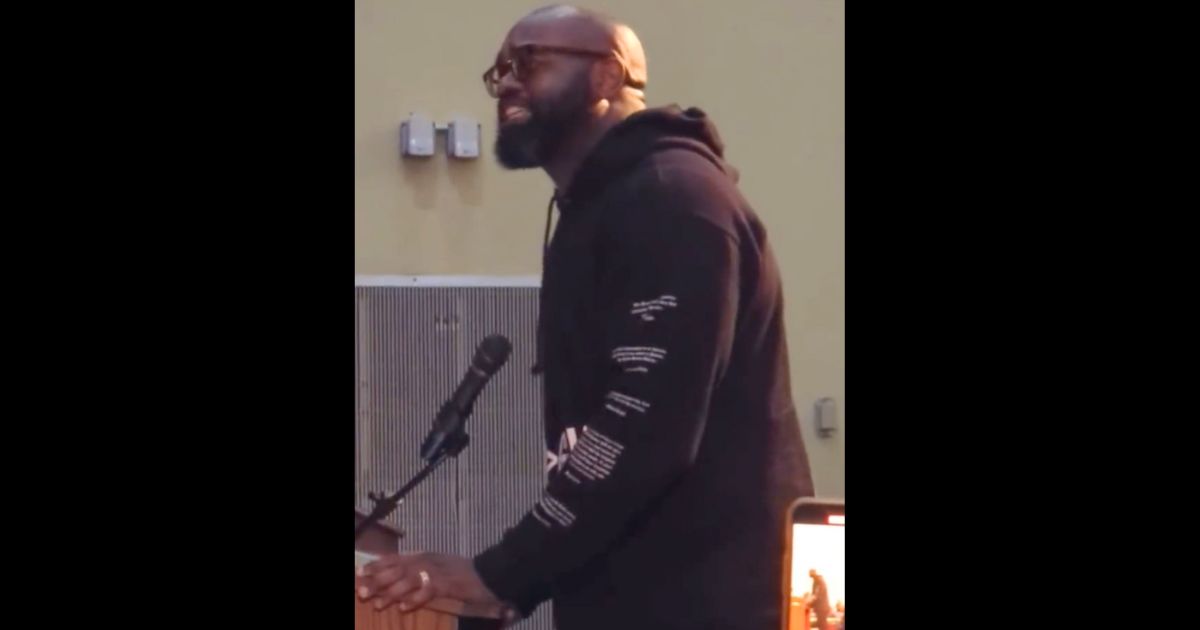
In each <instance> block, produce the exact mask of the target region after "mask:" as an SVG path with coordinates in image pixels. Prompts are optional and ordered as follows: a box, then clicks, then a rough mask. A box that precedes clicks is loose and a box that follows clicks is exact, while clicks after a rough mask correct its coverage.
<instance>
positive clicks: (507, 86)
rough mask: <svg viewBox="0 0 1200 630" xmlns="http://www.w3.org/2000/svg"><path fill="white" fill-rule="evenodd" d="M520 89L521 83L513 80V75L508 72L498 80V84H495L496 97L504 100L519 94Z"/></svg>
mask: <svg viewBox="0 0 1200 630" xmlns="http://www.w3.org/2000/svg"><path fill="white" fill-rule="evenodd" d="M521 88H522V85H521V82H520V81H518V80H516V79H515V78H513V73H511V72H509V73H508V74H506V75H504V76H503V77H501V78H500V82H499V83H497V84H496V96H497V97H498V98H504V97H505V96H512V95H513V94H515V93H517V92H519V91H520V90H521Z"/></svg>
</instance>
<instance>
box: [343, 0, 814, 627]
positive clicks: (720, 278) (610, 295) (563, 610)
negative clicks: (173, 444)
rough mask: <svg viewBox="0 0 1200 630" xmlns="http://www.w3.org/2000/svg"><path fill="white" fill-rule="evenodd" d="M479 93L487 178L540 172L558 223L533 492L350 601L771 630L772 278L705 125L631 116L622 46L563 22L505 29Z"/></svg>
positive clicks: (547, 262) (776, 409) (779, 444)
mask: <svg viewBox="0 0 1200 630" xmlns="http://www.w3.org/2000/svg"><path fill="white" fill-rule="evenodd" d="M484 81H485V83H486V86H487V89H488V91H489V93H490V94H491V95H492V96H493V97H495V98H497V105H498V117H499V132H498V136H497V142H496V155H497V158H498V159H499V160H500V162H501V163H502V164H503V165H504V166H506V167H508V168H511V169H519V168H538V167H540V168H542V169H544V170H545V171H546V173H547V174H548V175H549V176H550V178H551V179H552V180H553V182H554V185H555V188H556V193H555V196H554V201H556V202H557V204H558V207H559V210H560V221H559V224H558V227H557V228H556V231H555V234H554V239H553V241H552V242H551V243H550V244H549V247H548V249H547V251H546V252H545V257H544V266H543V278H542V300H541V312H540V321H539V356H540V364H541V369H542V374H543V375H544V378H545V392H546V401H545V402H546V436H545V437H546V441H547V445H548V447H549V448H550V449H551V451H552V452H551V453H550V454H549V456H548V481H547V486H546V490H545V492H544V495H543V497H542V500H541V501H540V502H539V503H537V505H535V506H534V507H533V509H532V510H530V512H529V513H528V514H527V515H526V516H525V517H524V518H523V519H522V520H521V521H520V522H519V523H517V524H516V526H515V527H513V528H512V529H510V530H509V531H508V532H507V533H506V534H505V535H504V537H503V539H502V540H501V541H500V542H499V543H497V544H496V545H495V546H493V547H492V548H490V549H488V550H486V551H484V552H483V553H482V554H480V555H479V556H477V557H475V558H473V559H471V560H467V559H464V558H454V557H450V556H443V555H436V554H422V555H417V556H395V557H389V558H385V559H382V560H380V561H379V562H377V563H375V564H373V565H371V566H369V567H367V568H366V569H365V570H364V573H365V575H364V576H363V578H362V579H361V583H362V585H363V587H364V589H365V590H363V591H361V594H363V595H364V596H366V597H376V598H377V601H378V605H390V604H392V603H396V602H399V603H400V604H401V605H402V606H404V607H406V608H412V607H417V606H421V605H423V604H424V603H426V602H428V601H429V600H430V599H432V598H433V597H446V596H448V597H456V598H459V599H463V600H467V601H470V602H473V603H477V604H481V605H491V606H496V607H499V606H507V607H510V608H511V609H512V610H515V611H516V612H518V613H519V614H520V615H528V614H529V613H530V612H532V611H533V610H534V608H536V607H537V606H538V605H539V604H540V603H542V602H544V601H546V600H548V599H549V600H553V604H554V616H555V623H556V627H557V628H558V629H559V630H589V629H603V630H612V629H613V628H655V629H658V630H669V629H672V628H681V629H682V628H688V629H693V628H723V629H741V628H745V629H751V628H752V629H755V630H760V629H764V628H771V629H774V628H778V627H779V625H780V615H781V614H782V612H783V609H784V603H785V598H784V593H783V591H782V576H783V558H784V532H785V523H786V519H787V515H786V514H785V512H786V508H787V506H788V505H789V504H790V502H791V501H792V500H793V499H795V498H797V497H800V496H811V495H812V482H811V478H810V473H809V466H808V461H807V457H806V455H805V452H804V445H803V443H802V440H801V436H800V430H799V425H798V422H797V417H796V412H795V410H794V407H793V404H792V400H791V394H790V391H789V387H790V384H789V377H788V363H787V348H786V343H785V337H784V329H783V310H782V308H783V307H782V304H783V302H782V295H781V286H780V279H779V271H778V269H777V267H776V264H775V260H774V258H773V255H772V253H771V248H770V246H769V245H768V243H767V241H766V234H765V232H764V229H763V227H762V225H761V223H760V222H759V220H758V219H757V217H756V216H755V215H754V213H753V212H752V211H751V209H750V207H749V205H748V204H747V202H746V201H745V200H744V199H743V198H742V195H741V194H740V193H739V192H738V189H737V186H736V173H735V171H734V170H733V169H732V168H731V167H730V166H729V165H727V164H726V163H725V162H724V160H723V159H722V157H721V156H722V152H723V148H722V143H721V140H720V139H719V138H718V136H717V133H716V129H715V127H714V126H713V125H712V123H711V122H709V121H708V119H707V118H706V117H705V115H704V113H703V112H701V111H699V110H697V109H689V110H686V111H683V110H680V109H679V108H677V107H666V108H661V109H647V108H646V106H645V103H644V100H643V99H644V96H643V92H642V89H643V88H644V86H645V84H646V60H645V56H644V53H643V51H642V46H641V43H640V42H639V41H638V39H637V37H636V36H635V35H634V33H633V31H632V30H630V29H629V28H628V27H627V26H624V25H621V24H618V23H615V22H613V21H611V20H609V19H607V18H605V17H603V16H599V15H597V14H594V13H591V12H588V11H583V10H580V9H576V8H573V7H565V6H554V7H547V8H545V9H540V10H538V11H535V12H533V13H532V14H530V15H529V16H526V17H525V18H524V19H522V20H521V21H519V22H518V23H517V24H516V25H515V26H514V27H513V28H512V30H511V31H510V32H509V33H508V36H507V37H506V38H505V40H504V43H503V45H502V47H501V50H500V52H499V54H498V55H497V57H496V61H495V65H494V66H493V67H492V68H491V69H490V70H489V71H488V72H487V74H486V75H485V76H484ZM548 228H549V226H548V225H547V233H548V232H549V229H548Z"/></svg>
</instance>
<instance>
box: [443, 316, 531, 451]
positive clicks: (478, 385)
mask: <svg viewBox="0 0 1200 630" xmlns="http://www.w3.org/2000/svg"><path fill="white" fill-rule="evenodd" d="M510 352H512V343H511V342H510V341H509V340H508V339H507V338H505V337H504V336H503V335H490V336H488V337H487V338H485V339H484V340H483V341H482V342H480V344H479V347H478V348H476V349H475V357H474V358H472V359H471V366H470V367H469V368H468V369H467V373H466V374H465V375H463V378H462V381H461V382H459V384H458V389H456V390H454V395H453V396H451V397H450V399H449V400H447V401H446V402H445V404H443V405H442V409H441V411H439V412H438V415H437V418H435V419H434V421H433V428H432V429H430V431H429V435H427V436H426V437H425V441H424V442H422V443H421V458H422V459H424V460H427V461H428V460H430V459H432V458H433V457H435V456H437V455H438V453H439V452H440V451H441V450H442V449H444V448H447V447H448V446H449V445H451V444H453V443H454V441H455V440H456V438H457V436H458V435H459V434H460V433H462V430H463V425H465V424H466V422H467V416H470V415H471V407H472V406H473V405H474V404H475V398H476V397H477V396H479V392H480V391H481V390H482V389H483V386H484V385H487V382H488V381H489V380H491V378H492V375H493V374H495V373H496V372H497V371H498V370H499V369H500V367H501V366H503V365H504V362H505V361H508V354H509V353H510Z"/></svg>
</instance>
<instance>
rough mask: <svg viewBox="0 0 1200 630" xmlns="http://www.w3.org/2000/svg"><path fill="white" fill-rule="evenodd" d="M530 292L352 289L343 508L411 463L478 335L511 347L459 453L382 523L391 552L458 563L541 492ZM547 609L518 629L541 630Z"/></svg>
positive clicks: (365, 504) (394, 480)
mask: <svg viewBox="0 0 1200 630" xmlns="http://www.w3.org/2000/svg"><path fill="white" fill-rule="evenodd" d="M537 292H538V290H537V288H536V287H525V286H520V287H490V286H489V287H400V286H356V287H355V326H354V335H355V365H354V372H355V374H354V376H355V382H356V389H355V406H356V423H355V464H356V470H355V505H356V507H358V508H359V509H361V510H369V509H370V507H371V502H370V500H369V499H368V498H367V492H369V491H375V492H388V493H390V492H394V491H395V490H396V489H398V488H399V487H400V486H401V485H402V484H403V483H404V482H405V481H407V480H408V479H409V478H410V477H411V476H412V475H413V474H415V473H416V472H417V471H418V470H419V469H420V467H421V463H422V462H421V460H420V457H419V456H418V450H419V447H420V443H421V440H422V439H423V438H424V437H425V434H426V432H428V430H429V427H430V425H431V423H432V421H433V417H434V414H436V413H437V410H438V408H439V407H440V406H441V404H442V403H443V402H444V401H445V400H446V398H447V397H449V396H450V394H451V393H452V392H453V389H454V387H455V386H456V385H457V384H458V382H459V379H460V378H461V377H462V376H463V374H464V372H465V371H466V369H467V365H468V363H469V361H470V359H471V356H472V355H473V354H474V351H475V347H476V346H477V345H478V344H479V342H480V341H481V340H482V339H483V338H484V337H485V336H487V335H489V334H493V333H497V334H502V335H505V336H507V337H508V338H509V339H510V340H512V343H513V352H512V355H511V356H510V357H509V360H508V363H507V364H506V365H505V366H504V367H503V368H501V370H500V371H499V372H498V373H497V374H496V375H495V376H494V377H493V378H492V380H491V382H489V383H488V385H487V387H486V388H485V389H484V390H483V392H482V393H481V394H480V395H479V398H478V399H477V400H476V403H475V409H474V412H473V413H472V415H471V418H470V419H469V420H468V423H467V431H468V433H469V434H470V436H471V443H470V446H468V447H467V449H466V450H465V451H464V452H463V453H462V454H461V455H460V456H459V457H458V458H457V460H451V461H449V462H447V463H446V464H443V465H442V467H441V468H440V469H439V470H437V471H436V472H434V473H433V475H431V476H430V477H429V478H427V479H426V480H425V481H424V482H423V483H422V484H421V485H420V486H418V487H417V488H416V489H415V490H413V492H412V493H411V494H409V496H408V499H406V500H405V502H404V503H403V504H402V505H401V506H400V507H399V508H398V509H397V510H396V512H395V513H393V514H392V516H391V517H390V518H389V519H388V520H389V522H390V523H392V524H393V525H395V526H397V527H399V528H400V529H402V530H403V531H404V532H405V533H406V537H405V539H404V542H403V543H402V544H403V547H404V549H405V550H410V551H437V552H443V553H456V554H460V555H466V556H470V555H473V554H475V553H478V552H479V551H481V550H483V549H485V548H486V547H487V546H488V545H490V544H492V543H493V542H495V541H496V540H497V539H498V538H499V537H500V535H501V534H502V533H503V532H504V529H505V528H506V527H508V526H511V525H512V524H514V523H516V522H517V520H518V519H519V518H520V517H521V516H522V515H523V514H524V513H525V512H526V511H528V510H529V508H530V507H532V506H533V504H534V503H535V502H536V501H537V500H538V498H539V496H540V493H541V490H542V488H543V483H544V477H543V472H542V470H543V468H542V467H543V457H544V450H545V449H544V445H543V443H542V408H541V402H540V401H541V396H542V392H541V379H539V378H535V377H534V376H533V375H532V374H530V368H531V367H532V366H533V363H534V352H535V342H534V339H535V326H536V321H537V319H536V318H537ZM549 608H550V607H549V605H544V606H542V608H541V609H539V611H538V612H537V613H536V614H535V615H534V616H533V617H532V618H531V619H529V620H527V621H525V622H524V623H522V624H520V627H521V628H527V629H529V630H550V628H551V627H552V625H551V622H550V615H549V612H550V611H549Z"/></svg>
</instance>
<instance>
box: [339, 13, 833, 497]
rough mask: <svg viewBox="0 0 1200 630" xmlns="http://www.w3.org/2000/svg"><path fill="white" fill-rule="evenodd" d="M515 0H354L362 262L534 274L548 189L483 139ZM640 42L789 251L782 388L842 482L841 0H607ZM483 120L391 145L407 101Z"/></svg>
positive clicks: (661, 84)
mask: <svg viewBox="0 0 1200 630" xmlns="http://www.w3.org/2000/svg"><path fill="white" fill-rule="evenodd" d="M542 4H546V3H545V2H527V1H521V0H486V1H483V0H355V4H354V7H355V9H354V12H355V16H354V17H355V118H354V129H355V139H354V151H355V154H354V156H355V166H354V175H355V189H354V217H355V272H356V273H358V274H405V275H407V274H412V275H421V274H439V275H441V274H451V275H456V274H471V275H475V274H487V275H536V274H538V273H539V272H540V262H539V255H540V254H539V252H540V247H541V239H542V228H543V221H544V217H545V209H546V204H547V201H548V200H549V198H550V195H551V192H552V186H551V184H550V181H549V179H548V178H547V177H546V176H545V175H544V174H543V173H542V172H541V171H521V172H507V171H503V170H502V169H500V168H499V167H498V166H497V164H496V162H495V160H494V159H493V158H492V154H491V144H492V138H493V136H494V133H495V121H494V118H495V107H494V103H493V101H491V100H490V99H489V98H488V97H487V95H486V93H485V92H484V91H483V86H482V83H481V81H480V79H479V77H480V75H482V73H483V71H484V69H485V68H486V67H487V66H488V65H489V63H490V62H491V60H492V59H493V57H494V55H495V52H496V49H497V47H498V45H499V43H500V41H501V40H502V39H503V37H504V34H505V31H506V30H507V29H508V26H509V25H511V23H512V22H513V21H514V20H516V19H517V18H519V17H520V16H521V15H523V14H525V13H526V12H528V11H529V10H530V9H532V8H534V7H537V6H540V5H542ZM584 6H589V7H592V8H596V9H600V10H602V11H606V12H608V13H610V14H612V15H614V16H616V17H618V18H620V19H622V20H624V21H626V22H628V23H629V24H630V25H631V26H632V27H633V28H634V30H635V31H637V33H638V34H639V36H640V37H641V39H642V42H643V44H644V45H645V48H646V54H647V57H648V59H649V76H650V81H649V89H648V90H647V100H648V102H649V104H650V105H652V106H653V105H662V104H667V103H678V104H680V105H682V106H684V107H687V106H692V105H695V106H698V107H700V108H701V109H704V110H705V111H707V112H708V114H709V115H710V116H711V117H712V118H713V119H714V121H715V122H716V123H717V125H718V127H719V129H720V131H721V134H722V136H723V137H724V139H725V142H726V145H727V158H728V159H729V161H730V162H731V163H733V165H734V166H736V167H737V168H738V169H739V170H740V171H741V174H742V189H743V191H744V192H745V194H746V196H747V197H748V198H749V199H750V201H751V203H752V204H754V206H755V208H756V210H757V211H758V213H759V215H760V216H761V217H762V219H763V221H764V222H765V223H766V226H767V229H768V231H769V234H770V237H771V239H772V240H773V242H774V244H775V248H776V252H777V254H778V257H779V261H780V264H781V266H782V267H783V274H784V282H785V299H786V301H787V312H788V327H789V338H790V344H791V357H792V380H793V392H794V394H795V397H796V402H797V405H799V407H800V409H801V413H802V422H803V424H804V428H805V436H806V438H807V440H808V443H809V451H810V453H811V457H812V460H813V468H814V473H815V475H816V478H817V488H818V493H819V494H821V495H823V496H834V497H844V496H845V482H844V468H845V464H844V461H845V416H846V413H845V411H846V409H845V312H846V307H845V285H846V282H845V264H844V258H845V222H844V217H845V194H844V185H845V175H844V155H845V113H844V104H845V96H844V85H845V79H844V73H845V56H844V41H845V11H844V0H744V1H742V2H719V1H715V0H655V1H654V2H647V1H646V0H607V1H597V2H593V3H590V4H584ZM412 111H418V112H424V113H426V114H428V115H430V116H431V117H432V118H433V119H434V120H436V121H438V122H444V121H447V120H449V119H450V118H451V116H453V115H454V114H465V115H469V116H473V117H475V118H476V119H478V120H480V121H481V122H482V123H483V147H482V149H483V153H484V155H483V156H482V157H481V159H479V160H476V161H467V162H455V161H452V160H450V159H448V158H447V157H446V155H445V151H444V147H443V146H439V148H438V154H437V155H436V156H434V157H433V158H432V159H428V160H425V161H417V160H401V159H400V158H399V127H400V122H401V121H402V120H403V119H404V118H405V117H406V116H407V115H408V113H409V112H412ZM822 396H832V397H833V398H834V399H835V400H836V401H837V404H838V415H839V423H840V430H839V432H838V433H837V434H835V436H834V437H833V438H831V439H819V438H817V436H816V435H815V434H814V433H813V429H812V426H811V422H812V405H813V403H814V401H816V400H817V399H818V398H821V397H822Z"/></svg>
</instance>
